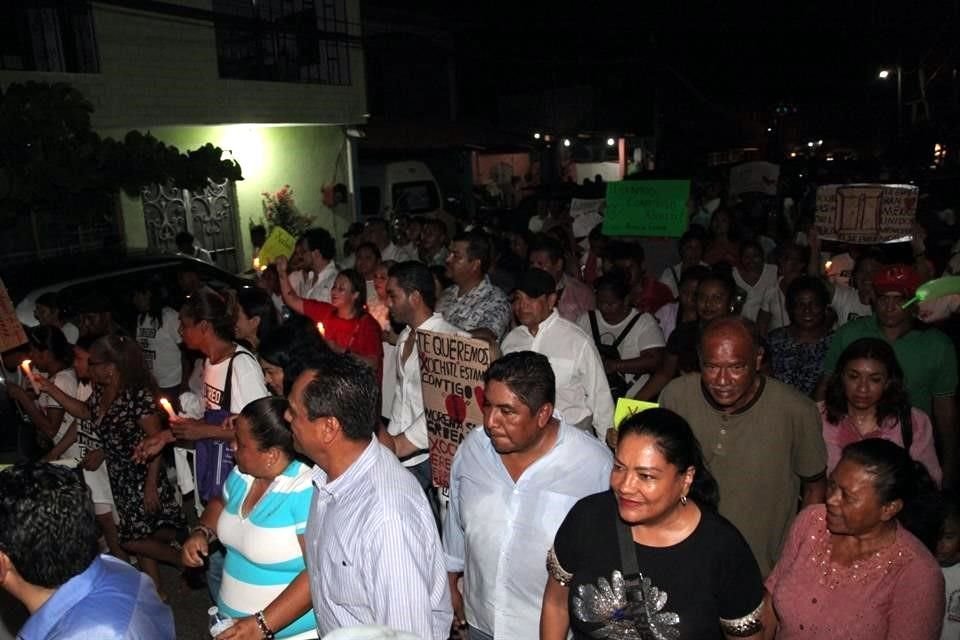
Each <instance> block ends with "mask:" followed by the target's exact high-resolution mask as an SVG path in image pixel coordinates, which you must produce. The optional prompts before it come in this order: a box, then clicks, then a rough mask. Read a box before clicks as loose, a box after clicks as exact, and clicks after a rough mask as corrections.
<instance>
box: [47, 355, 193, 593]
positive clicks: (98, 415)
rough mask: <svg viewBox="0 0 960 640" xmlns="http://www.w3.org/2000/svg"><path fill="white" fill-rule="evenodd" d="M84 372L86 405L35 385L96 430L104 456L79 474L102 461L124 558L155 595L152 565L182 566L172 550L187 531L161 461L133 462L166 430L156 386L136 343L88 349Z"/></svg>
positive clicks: (90, 457)
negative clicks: (135, 562)
mask: <svg viewBox="0 0 960 640" xmlns="http://www.w3.org/2000/svg"><path fill="white" fill-rule="evenodd" d="M88 364H89V367H90V375H91V378H92V380H93V383H94V389H93V395H91V396H90V398H89V399H88V400H87V401H86V402H82V401H80V400H77V399H76V398H74V397H70V396H68V395H66V394H65V393H63V391H61V390H60V389H58V388H57V387H56V386H55V385H54V384H53V383H52V382H51V381H49V380H46V379H42V378H40V379H38V382H39V385H40V387H41V388H42V389H43V391H44V392H46V393H48V394H50V395H51V396H52V397H53V398H54V400H56V401H57V402H59V403H60V404H61V405H62V406H63V408H64V409H66V410H67V411H68V412H69V413H70V414H71V415H73V416H74V417H76V418H79V419H81V420H90V421H91V422H92V423H93V428H94V430H95V431H96V432H97V434H98V435H99V437H100V442H101V444H102V446H103V448H102V449H96V450H92V451H89V452H88V453H87V454H86V456H85V457H84V459H83V461H82V465H83V468H84V469H87V470H90V471H93V470H95V469H97V468H98V467H99V466H100V465H101V464H102V463H103V462H104V460H106V462H107V472H108V473H109V475H110V486H111V488H112V490H113V499H114V502H115V503H116V506H117V515H119V517H120V529H119V532H120V542H121V544H122V546H123V548H124V550H125V551H126V552H127V553H130V554H131V555H136V556H137V557H138V558H139V563H140V567H141V568H142V569H143V571H144V572H145V573H147V575H149V576H150V577H151V578H153V581H154V583H155V584H156V585H157V588H158V590H159V588H160V574H159V568H158V565H157V563H158V562H163V563H165V564H171V565H174V566H179V564H180V554H179V553H178V552H177V551H176V550H175V549H174V548H173V547H172V546H171V543H172V542H174V541H175V540H176V534H177V531H178V529H182V528H184V527H185V526H186V523H185V521H184V519H183V514H182V513H181V512H180V507H179V505H178V504H177V501H176V497H175V493H174V488H173V486H172V485H171V484H170V482H169V481H168V480H167V477H166V472H165V470H164V468H163V459H162V458H159V457H158V458H155V459H153V460H152V461H150V462H149V463H147V464H141V463H137V462H134V460H133V451H134V448H135V447H136V445H137V444H138V443H139V442H140V440H142V439H143V437H144V436H145V435H146V436H150V435H153V434H155V433H158V432H160V431H161V430H162V428H163V426H162V422H161V418H160V416H161V414H162V410H161V409H160V408H159V406H158V405H157V387H156V382H155V381H154V379H153V376H152V375H151V374H150V371H149V369H147V367H146V365H145V364H144V360H143V352H142V351H141V349H140V345H138V344H137V342H136V341H135V340H133V338H127V337H125V336H105V337H103V338H100V339H99V340H97V341H96V342H95V343H93V346H92V347H91V349H90V360H89V363H88Z"/></svg>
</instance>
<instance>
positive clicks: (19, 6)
mask: <svg viewBox="0 0 960 640" xmlns="http://www.w3.org/2000/svg"><path fill="white" fill-rule="evenodd" d="M0 69H3V70H10V71H57V72H66V73H99V71H100V61H99V56H98V54H97V40H96V37H95V34H94V28H93V13H92V11H91V8H90V3H89V2H80V1H77V0H69V1H67V0H36V1H26V2H0Z"/></svg>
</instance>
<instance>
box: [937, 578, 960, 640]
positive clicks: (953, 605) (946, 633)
mask: <svg viewBox="0 0 960 640" xmlns="http://www.w3.org/2000/svg"><path fill="white" fill-rule="evenodd" d="M941 570H942V571H943V581H944V582H945V583H946V585H945V586H946V596H947V607H946V609H947V610H946V611H945V612H944V614H943V631H941V632H940V640H957V638H960V564H955V565H953V566H952V567H942V568H941Z"/></svg>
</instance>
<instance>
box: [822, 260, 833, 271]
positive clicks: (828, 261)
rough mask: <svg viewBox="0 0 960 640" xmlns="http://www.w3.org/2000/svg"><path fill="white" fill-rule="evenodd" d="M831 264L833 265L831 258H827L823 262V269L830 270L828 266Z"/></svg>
mask: <svg viewBox="0 0 960 640" xmlns="http://www.w3.org/2000/svg"><path fill="white" fill-rule="evenodd" d="M832 266H833V261H832V260H827V261H826V262H824V263H823V269H824V271H830V267H832Z"/></svg>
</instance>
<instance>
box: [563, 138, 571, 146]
mask: <svg viewBox="0 0 960 640" xmlns="http://www.w3.org/2000/svg"><path fill="white" fill-rule="evenodd" d="M563 146H565V147H569V146H570V138H564V139H563Z"/></svg>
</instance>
